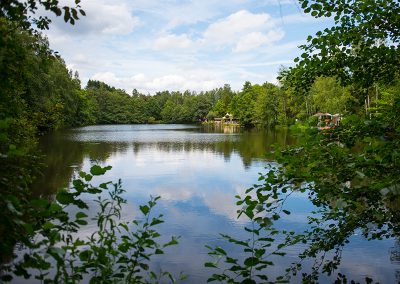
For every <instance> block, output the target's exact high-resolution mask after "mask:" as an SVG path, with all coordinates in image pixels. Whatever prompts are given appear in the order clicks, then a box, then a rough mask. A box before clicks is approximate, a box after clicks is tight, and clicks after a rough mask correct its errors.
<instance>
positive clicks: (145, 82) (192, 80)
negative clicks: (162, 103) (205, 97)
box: [91, 70, 224, 93]
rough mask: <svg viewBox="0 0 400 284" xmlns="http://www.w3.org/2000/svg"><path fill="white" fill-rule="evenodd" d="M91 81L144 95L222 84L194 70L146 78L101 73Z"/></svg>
mask: <svg viewBox="0 0 400 284" xmlns="http://www.w3.org/2000/svg"><path fill="white" fill-rule="evenodd" d="M91 79H93V80H99V81H102V82H105V83H107V84H110V85H112V86H119V87H121V88H123V89H125V90H132V89H137V90H139V91H141V92H144V93H147V92H151V93H154V92H157V91H163V90H174V91H185V90H196V91H206V90H211V89H214V88H217V87H220V86H222V85H223V83H224V82H223V81H222V80H218V79H215V77H212V76H210V75H208V74H206V73H202V72H201V71H196V70H191V71H189V72H186V73H185V72H183V71H182V72H181V74H167V75H162V76H146V75H145V74H143V73H139V74H136V75H134V76H130V77H124V76H121V77H119V76H117V75H116V74H114V73H112V72H102V73H96V74H95V75H94V76H92V77H91Z"/></svg>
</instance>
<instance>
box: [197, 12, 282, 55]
mask: <svg viewBox="0 0 400 284" xmlns="http://www.w3.org/2000/svg"><path fill="white" fill-rule="evenodd" d="M283 36H284V32H283V30H281V29H279V28H278V27H276V26H275V24H274V20H273V19H272V17H271V16H270V15H269V14H267V13H259V14H256V13H251V12H249V11H246V10H240V11H238V12H236V13H233V14H231V15H229V16H228V17H226V18H224V19H221V20H219V21H217V22H215V23H212V24H211V25H209V26H208V28H207V29H206V31H205V32H204V42H207V43H208V44H216V45H234V46H235V47H234V49H233V50H234V51H238V52H241V51H248V50H251V49H254V48H257V47H260V46H261V45H263V44H267V43H271V42H275V41H278V40H280V39H282V38H283Z"/></svg>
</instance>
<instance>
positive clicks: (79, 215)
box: [75, 212, 88, 219]
mask: <svg viewBox="0 0 400 284" xmlns="http://www.w3.org/2000/svg"><path fill="white" fill-rule="evenodd" d="M86 217H88V215H86V214H85V213H83V212H78V213H76V214H75V218H76V219H81V218H86Z"/></svg>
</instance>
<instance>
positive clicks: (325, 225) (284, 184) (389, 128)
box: [206, 86, 400, 283]
mask: <svg viewBox="0 0 400 284" xmlns="http://www.w3.org/2000/svg"><path fill="white" fill-rule="evenodd" d="M392 91H393V93H386V94H385V96H384V97H383V98H382V99H381V101H380V103H379V106H378V107H377V108H376V109H374V111H375V113H374V115H373V116H371V118H370V119H360V118H357V117H349V118H347V119H346V120H344V121H343V123H342V125H341V126H340V127H339V128H337V129H335V130H332V131H330V132H322V133H316V131H315V130H310V131H309V132H310V133H306V134H305V136H304V137H303V141H302V142H301V143H300V144H299V145H297V146H295V147H289V148H284V149H278V151H276V153H275V154H274V159H276V160H277V162H278V163H279V165H280V166H279V167H277V168H272V169H269V170H268V172H267V174H265V175H261V177H260V180H261V181H264V182H263V184H259V185H254V186H253V187H252V188H250V189H248V190H247V191H246V195H245V196H238V197H237V198H238V199H239V200H238V202H237V204H238V205H239V206H241V209H239V210H238V214H239V216H240V215H245V216H247V218H248V219H249V221H250V222H249V224H250V225H249V226H247V227H245V228H244V229H245V230H246V231H247V232H248V233H249V237H248V238H247V239H237V238H235V237H232V236H226V235H222V237H223V238H224V239H225V240H227V241H228V242H229V243H231V244H234V245H235V246H238V247H240V248H242V250H243V253H244V254H245V255H246V256H245V257H244V258H243V259H237V258H234V257H232V256H231V255H230V253H229V252H227V251H225V250H224V249H223V248H222V247H216V248H210V250H211V251H210V253H209V254H210V255H211V256H212V257H213V258H214V261H212V262H208V263H206V266H207V267H212V268H215V269H217V271H216V273H214V274H213V275H212V277H210V278H209V281H220V282H224V283H225V282H227V283H281V282H289V281H291V279H292V277H293V276H296V275H299V274H300V275H301V276H300V277H301V279H302V281H303V282H304V283H317V282H318V281H319V280H320V278H321V275H326V276H329V277H332V278H333V279H336V282H335V283H347V281H348V280H347V278H346V276H345V275H343V274H341V273H338V270H339V269H340V264H341V260H342V251H343V249H344V248H345V246H346V244H348V243H349V242H350V241H351V237H352V236H353V235H354V234H361V235H363V236H364V237H365V238H366V239H367V240H382V239H396V238H399V236H400V214H399V212H400V211H399V206H400V187H399V184H400V167H399V164H398V163H399V161H400V127H399V125H398V121H399V119H400V96H399V92H398V86H397V87H396V86H395V87H393V89H392ZM296 192H302V193H306V194H307V195H308V199H309V200H310V201H311V202H312V204H313V205H314V206H315V208H316V209H315V211H314V212H312V213H311V215H310V216H308V220H309V222H308V227H307V228H306V229H305V230H304V231H301V232H294V231H289V230H279V229H276V228H275V227H274V222H276V221H277V220H279V219H280V218H281V217H282V215H283V214H284V215H289V214H290V211H288V210H287V209H288V208H285V201H286V200H287V199H288V198H290V195H292V194H293V193H296ZM300 243H301V244H302V246H305V249H304V250H303V251H302V252H301V253H300V254H299V256H298V257H299V258H298V261H296V262H295V263H293V264H292V265H290V266H289V267H288V268H287V269H286V270H285V271H282V273H281V276H280V277H277V278H276V279H271V277H268V275H269V271H271V270H268V269H271V268H272V267H273V265H274V261H275V260H276V258H274V255H278V256H279V255H281V256H283V255H285V253H286V252H287V251H288V249H290V247H291V246H294V245H297V244H300ZM310 261H311V267H310V265H309V263H310ZM304 263H307V264H306V265H303V264H304ZM373 276H374V275H369V277H373ZM369 277H366V278H365V282H366V283H372V279H371V278H369Z"/></svg>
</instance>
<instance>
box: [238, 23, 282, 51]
mask: <svg viewBox="0 0 400 284" xmlns="http://www.w3.org/2000/svg"><path fill="white" fill-rule="evenodd" d="M283 36H284V32H283V31H282V30H281V29H277V30H271V31H269V32H268V33H267V34H263V33H261V32H252V33H249V34H247V35H244V36H243V37H241V38H240V39H239V41H238V43H237V44H236V47H235V49H234V51H236V52H243V51H248V50H250V49H254V48H257V47H259V46H261V45H263V44H268V43H272V42H275V41H278V40H280V39H282V38H283Z"/></svg>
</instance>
